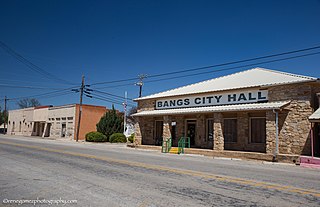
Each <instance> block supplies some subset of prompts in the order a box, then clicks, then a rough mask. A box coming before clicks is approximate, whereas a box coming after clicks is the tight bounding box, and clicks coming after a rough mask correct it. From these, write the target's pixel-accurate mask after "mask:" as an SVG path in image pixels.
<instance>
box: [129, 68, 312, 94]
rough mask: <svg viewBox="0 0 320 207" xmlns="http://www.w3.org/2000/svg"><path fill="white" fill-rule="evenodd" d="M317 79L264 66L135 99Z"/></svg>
mask: <svg viewBox="0 0 320 207" xmlns="http://www.w3.org/2000/svg"><path fill="white" fill-rule="evenodd" d="M315 80H317V78H314V77H308V76H302V75H296V74H291V73H285V72H281V71H275V70H269V69H264V68H253V69H250V70H245V71H242V72H238V73H233V74H230V75H227V76H222V77H218V78H214V79H210V80H207V81H203V82H199V83H195V84H191V85H187V86H183V87H179V88H176V89H172V90H168V91H164V92H161V93H156V94H153V95H149V96H145V97H141V98H137V99H135V100H144V99H153V98H162V97H169V96H179V95H187V94H197V93H205V92H216V91H224V90H234V89H241V88H250V87H261V86H272V85H283V84H290V83H299V82H310V81H315Z"/></svg>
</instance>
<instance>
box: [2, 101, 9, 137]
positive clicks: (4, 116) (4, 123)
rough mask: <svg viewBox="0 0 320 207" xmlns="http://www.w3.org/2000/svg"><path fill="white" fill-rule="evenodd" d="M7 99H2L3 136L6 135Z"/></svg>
mask: <svg viewBox="0 0 320 207" xmlns="http://www.w3.org/2000/svg"><path fill="white" fill-rule="evenodd" d="M8 100H9V99H7V96H5V97H4V110H3V118H4V122H3V134H6V123H7V120H6V117H7V101H8Z"/></svg>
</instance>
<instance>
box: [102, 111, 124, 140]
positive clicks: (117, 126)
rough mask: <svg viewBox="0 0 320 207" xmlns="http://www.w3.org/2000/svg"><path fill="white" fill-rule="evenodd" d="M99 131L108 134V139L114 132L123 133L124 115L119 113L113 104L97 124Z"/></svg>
mask: <svg viewBox="0 0 320 207" xmlns="http://www.w3.org/2000/svg"><path fill="white" fill-rule="evenodd" d="M97 131H98V132H101V133H102V134H104V135H106V136H107V138H108V140H109V138H110V136H111V135H112V134H114V133H122V131H123V115H122V114H120V113H117V111H116V110H115V109H114V106H112V109H111V110H109V111H107V112H106V114H105V115H104V116H103V117H101V119H100V121H99V123H98V124H97Z"/></svg>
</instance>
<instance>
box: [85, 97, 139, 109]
mask: <svg viewBox="0 0 320 207" xmlns="http://www.w3.org/2000/svg"><path fill="white" fill-rule="evenodd" d="M89 98H93V99H98V100H102V101H106V102H109V103H112V104H117V105H121V106H123V103H121V102H116V101H110V100H109V99H105V98H98V97H95V96H92V97H89ZM128 106H131V107H134V105H129V104H128Z"/></svg>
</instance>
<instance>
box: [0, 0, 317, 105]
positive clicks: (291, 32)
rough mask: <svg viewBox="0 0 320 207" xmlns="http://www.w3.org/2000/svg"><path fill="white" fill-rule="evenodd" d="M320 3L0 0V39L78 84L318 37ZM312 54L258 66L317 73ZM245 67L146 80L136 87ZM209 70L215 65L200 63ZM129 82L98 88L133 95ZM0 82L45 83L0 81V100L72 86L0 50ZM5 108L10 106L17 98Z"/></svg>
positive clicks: (64, 100)
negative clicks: (126, 92)
mask: <svg viewBox="0 0 320 207" xmlns="http://www.w3.org/2000/svg"><path fill="white" fill-rule="evenodd" d="M319 11H320V1H319V0H308V1H305V0H300V1H295V0H290V1H285V0H281V1H279V0H277V1H247V0H243V1H236V0H234V1H232V0H227V1H213V0H208V1H205V0H193V1H190V0H181V1H178V0H170V1H165V0H163V1H150V0H148V1H147V0H146V1H142V0H141V1H138V0H137V1H124V0H117V1H92V0H91V1H81V0H77V1H73V0H68V1H63V0H56V1H47V0H39V1H34V0H29V1H22V0H19V1H15V0H8V1H3V0H0V26H1V27H0V28H1V32H0V40H1V41H2V42H4V43H5V44H7V45H8V46H10V47H11V48H12V49H14V50H15V51H16V52H18V53H19V54H21V55H22V56H24V57H25V58H27V59H28V60H29V61H31V62H32V63H34V64H36V65H37V66H39V67H41V68H43V69H45V70H46V71H48V72H50V73H52V74H54V75H55V76H58V77H60V78H63V79H67V80H69V81H70V82H72V83H76V84H78V85H80V81H81V75H82V74H84V75H85V77H86V83H88V84H91V83H95V82H102V81H113V80H118V79H128V78H134V77H137V76H138V75H139V74H149V75H152V74H158V73H166V72H170V71H176V70H180V69H189V68H196V67H202V66H207V65H214V64H218V63H224V62H230V61H235V60H242V59H247V58H252V57H257V56H263V55H270V54H274V53H281V52H285V51H290V50H296V49H300V48H307V47H312V46H316V45H320V12H319ZM317 51H320V50H317ZM319 60H320V55H315V56H309V57H305V58H301V59H294V60H290V61H283V62H276V63H269V64H261V65H258V66H260V67H266V68H270V69H276V70H281V71H286V72H291V73H297V74H303V75H309V76H315V77H320V72H319V71H320V70H319V68H320V64H319V63H320V61H319ZM242 65H243V64H242ZM239 66H241V64H239ZM250 68H252V67H239V68H237V69H234V70H230V71H223V72H212V73H210V74H205V75H197V76H192V77H187V78H180V79H173V80H167V81H159V82H154V83H146V84H145V85H144V88H143V89H144V90H143V94H144V95H147V94H152V93H156V92H160V91H164V90H167V89H171V88H175V87H178V86H183V85H186V84H190V83H195V82H199V81H202V80H206V79H211V78H215V77H218V76H221V75H226V74H230V73H233V72H237V71H240V70H245V69H250ZM210 70H211V71H214V70H215V68H212V69H208V70H206V71H210ZM168 77H170V76H168ZM146 80H148V79H146ZM149 80H151V79H149ZM134 82H135V81H128V82H124V83H118V84H107V85H101V86H99V87H103V86H105V87H108V86H110V87H111V86H114V85H119V84H128V85H126V86H121V87H111V88H104V89H100V90H102V91H105V92H108V93H113V94H116V95H121V96H122V95H123V94H124V91H128V96H129V97H130V98H134V97H137V96H138V91H139V89H138V87H137V86H134V84H133V83H134ZM0 83H1V84H8V85H14V86H17V85H20V86H37V87H42V88H45V89H26V88H14V87H3V86H0V97H1V98H3V97H4V96H5V95H7V96H8V97H9V98H14V97H21V96H32V95H36V94H41V93H47V92H52V91H53V89H54V88H58V89H60V88H68V87H70V85H64V84H61V83H57V82H55V81H53V80H50V79H46V78H44V77H43V76H41V75H39V74H37V73H35V72H33V71H31V70H30V69H28V68H27V67H26V66H25V65H23V64H22V63H20V62H18V61H17V60H16V59H14V58H13V57H12V56H10V55H9V54H8V53H6V52H5V51H4V50H3V49H1V48H0ZM97 87H98V86H97ZM78 99H79V94H68V95H65V96H59V97H52V98H44V99H42V98H39V100H40V102H41V103H42V104H44V105H46V104H52V105H62V104H68V103H76V102H78ZM84 103H87V104H97V105H105V106H107V107H111V103H109V102H105V101H100V100H93V99H89V98H85V99H84ZM0 105H1V106H3V102H0ZM9 107H10V108H11V109H14V108H16V107H17V106H16V104H15V101H11V102H10V103H9ZM117 108H119V109H121V106H117Z"/></svg>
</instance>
